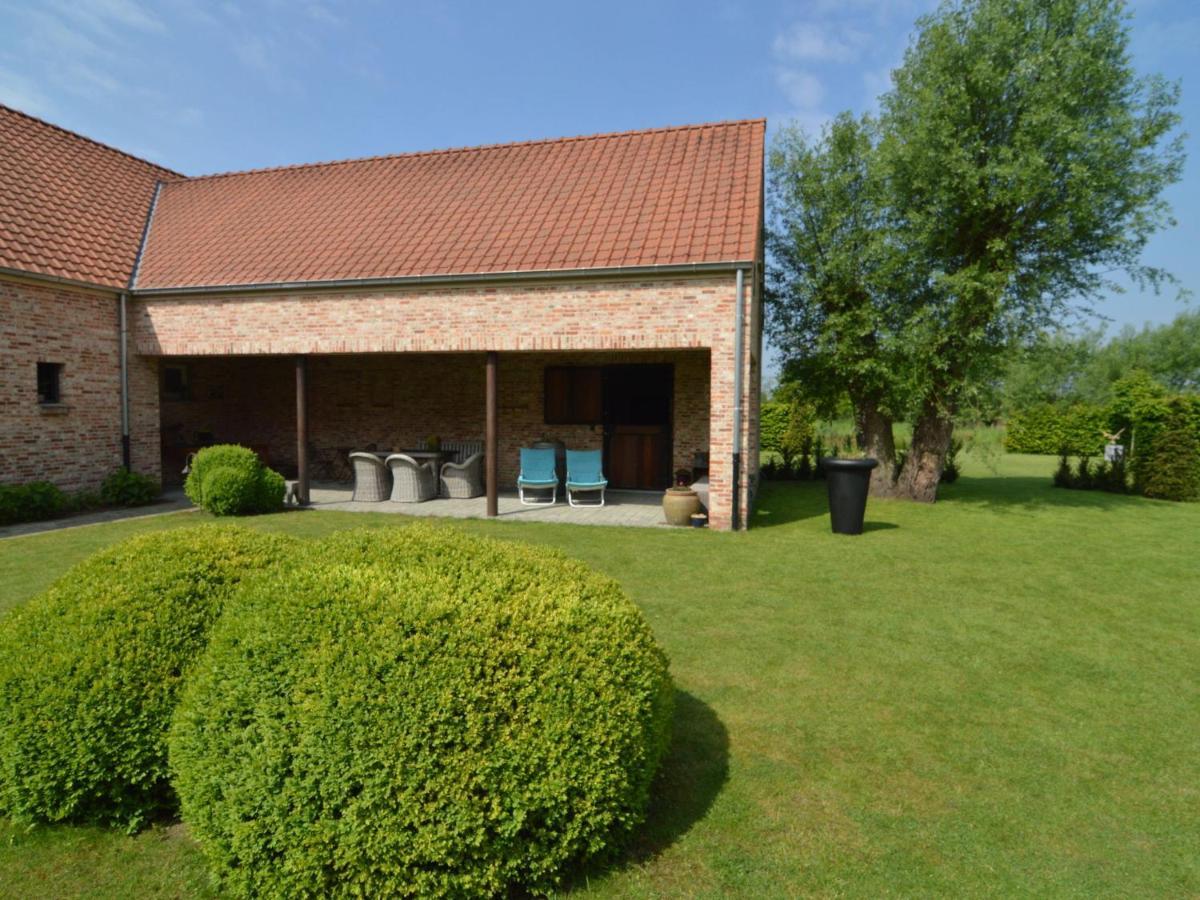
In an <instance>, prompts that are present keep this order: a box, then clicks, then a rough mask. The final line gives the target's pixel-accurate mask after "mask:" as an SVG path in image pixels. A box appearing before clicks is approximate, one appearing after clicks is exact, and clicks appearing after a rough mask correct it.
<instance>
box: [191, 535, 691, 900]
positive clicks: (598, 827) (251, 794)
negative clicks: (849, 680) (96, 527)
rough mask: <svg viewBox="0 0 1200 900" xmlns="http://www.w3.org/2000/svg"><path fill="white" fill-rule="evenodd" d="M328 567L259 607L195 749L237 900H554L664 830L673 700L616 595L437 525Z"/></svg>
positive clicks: (584, 574)
mask: <svg viewBox="0 0 1200 900" xmlns="http://www.w3.org/2000/svg"><path fill="white" fill-rule="evenodd" d="M312 551H313V552H312V553H311V555H310V557H309V559H308V561H307V562H306V563H305V564H304V565H298V566H291V567H288V569H287V570H286V571H285V570H282V569H280V570H276V571H274V572H273V573H272V574H271V575H270V576H269V577H266V578H263V579H260V580H256V581H254V582H253V583H248V584H247V585H246V587H245V589H244V590H243V592H242V595H241V597H240V598H239V602H238V603H237V605H236V606H234V607H231V608H230V610H229V612H228V614H227V615H226V616H225V617H224V618H223V620H222V621H221V623H220V624H219V625H218V626H217V628H216V629H215V630H214V633H213V638H212V641H211V643H210V645H209V649H208V652H207V654H206V655H205V657H204V660H203V662H202V663H201V665H200V666H199V667H198V668H197V670H196V672H195V675H194V677H193V678H192V680H191V681H190V682H189V684H188V685H187V687H186V689H185V690H184V694H183V698H182V700H181V703H180V705H179V708H178V711H177V713H176V717H175V722H174V725H173V728H172V732H171V739H170V748H171V764H172V767H173V769H174V771H175V781H174V783H175V786H176V788H177V790H178V791H179V796H180V799H181V804H182V811H183V817H184V819H185V821H186V822H187V823H188V825H189V826H190V828H191V830H192V833H193V834H194V835H195V836H196V837H197V838H198V839H199V840H200V842H201V843H202V845H203V847H204V849H205V852H206V853H207V855H208V857H209V859H210V861H211V862H212V864H213V867H214V871H215V873H216V874H217V875H218V877H219V879H220V881H221V887H222V890H223V891H224V892H226V893H229V894H232V895H235V896H251V895H252V896H258V895H262V896H368V897H369V896H401V895H403V896H494V895H501V894H504V893H506V892H508V891H511V890H514V889H520V888H524V889H527V890H534V891H543V890H547V889H549V888H550V887H552V886H553V885H554V884H556V883H557V881H558V879H559V877H560V874H561V873H562V872H563V869H564V867H566V866H568V865H570V864H572V863H575V862H579V861H582V860H584V859H588V858H592V857H596V856H598V855H601V854H604V853H606V852H608V851H610V850H612V849H613V848H614V847H615V846H617V845H618V844H619V843H620V841H621V839H622V837H623V836H625V835H627V834H628V833H629V832H630V830H631V829H632V828H633V827H634V826H635V825H636V824H637V823H638V822H639V821H640V820H641V819H642V817H643V814H644V810H645V807H646V804H647V799H648V791H649V786H650V781H651V778H652V776H653V775H654V772H655V769H656V768H657V766H658V764H659V761H660V759H661V758H662V755H663V752H664V750H665V747H666V744H667V740H668V736H669V735H668V730H669V723H670V720H671V713H672V701H673V689H672V686H671V681H670V678H669V676H668V674H667V661H666V658H665V657H664V655H663V653H662V651H661V650H660V649H659V648H658V645H657V644H656V643H655V641H654V638H653V636H652V635H651V633H650V630H649V628H648V627H647V625H646V622H645V620H644V619H643V617H642V615H641V613H640V612H639V611H638V609H637V607H635V606H634V605H633V603H631V602H630V601H629V599H628V598H627V597H625V595H624V594H623V593H622V591H621V589H620V588H619V587H618V585H617V584H616V583H615V582H614V581H612V580H611V579H609V578H606V577H602V576H600V575H598V574H596V573H595V572H593V571H591V570H589V569H588V568H586V567H585V566H583V565H582V564H580V563H576V562H573V561H570V560H568V559H566V558H565V557H563V556H562V555H561V554H559V553H557V552H555V551H550V550H546V549H541V548H534V547H529V546H522V545H512V544H506V543H501V542H498V541H491V540H486V539H480V538H474V537H469V536H467V535H465V534H463V533H461V532H459V531H457V530H452V529H447V528H437V527H430V526H410V527H406V528H403V529H398V530H395V531H387V532H381V531H374V532H349V533H343V534H341V535H337V536H334V537H333V538H331V539H328V540H326V541H323V542H321V543H319V544H317V545H315V547H313V548H312Z"/></svg>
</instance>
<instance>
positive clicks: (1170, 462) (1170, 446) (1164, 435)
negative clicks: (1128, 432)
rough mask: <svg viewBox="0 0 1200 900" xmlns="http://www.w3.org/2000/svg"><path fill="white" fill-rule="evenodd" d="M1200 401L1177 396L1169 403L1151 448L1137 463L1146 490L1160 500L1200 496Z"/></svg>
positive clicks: (1143, 490) (1148, 494)
mask: <svg viewBox="0 0 1200 900" xmlns="http://www.w3.org/2000/svg"><path fill="white" fill-rule="evenodd" d="M1198 410H1200V404H1195V403H1192V402H1190V398H1184V397H1177V398H1174V399H1173V400H1169V401H1167V402H1166V404H1165V413H1164V416H1163V418H1162V420H1161V422H1160V424H1159V426H1158V428H1157V429H1156V430H1155V433H1154V437H1153V439H1152V441H1151V443H1150V448H1149V450H1147V451H1144V452H1143V453H1142V454H1140V458H1139V461H1138V466H1137V473H1138V479H1139V483H1140V487H1141V489H1142V493H1143V494H1145V495H1146V496H1147V497H1153V498H1155V499H1157V500H1200V428H1197V411H1198Z"/></svg>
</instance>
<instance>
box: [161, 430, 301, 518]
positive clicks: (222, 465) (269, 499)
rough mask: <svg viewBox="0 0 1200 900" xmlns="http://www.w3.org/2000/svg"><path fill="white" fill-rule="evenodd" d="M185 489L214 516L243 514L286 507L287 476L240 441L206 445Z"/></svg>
mask: <svg viewBox="0 0 1200 900" xmlns="http://www.w3.org/2000/svg"><path fill="white" fill-rule="evenodd" d="M183 489H184V492H185V493H186V494H187V496H188V499H189V500H191V501H192V502H193V503H195V504H196V505H197V506H199V507H200V508H201V509H205V510H208V511H209V512H210V513H212V514H213V515H214V516H243V515H248V514H251V513H267V512H277V511H278V510H280V509H282V508H283V495H284V490H285V484H284V479H283V476H282V475H280V474H279V473H278V472H275V471H273V470H272V469H268V468H267V467H266V466H264V465H263V464H262V460H260V459H259V458H258V454H256V453H255V452H254V451H253V450H250V449H248V448H246V447H240V446H238V445H237V444H217V445H215V446H213V447H205V448H204V449H203V450H201V451H199V452H198V453H197V454H196V456H195V458H194V459H193V460H192V465H191V470H190V471H189V472H188V477H187V481H186V482H184V486H183Z"/></svg>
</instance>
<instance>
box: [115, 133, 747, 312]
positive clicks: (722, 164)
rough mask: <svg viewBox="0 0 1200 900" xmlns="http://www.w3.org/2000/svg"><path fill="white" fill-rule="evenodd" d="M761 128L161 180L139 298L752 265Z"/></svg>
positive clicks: (496, 148) (569, 140)
mask: <svg viewBox="0 0 1200 900" xmlns="http://www.w3.org/2000/svg"><path fill="white" fill-rule="evenodd" d="M765 127H766V126H765V122H764V121H763V120H761V119H758V120H750V121H743V122H727V123H720V124H712V125H693V126H687V127H680V128H662V129H656V130H652V131H634V132H625V133H621V134H607V135H596V136H592V137H579V138H567V139H562V140H548V141H535V142H530V143H520V144H503V145H495V146H489V147H476V148H466V149H460V150H441V151H434V152H429V153H413V154H405V155H399V156H385V157H376V158H371V159H360V160H350V161H346V162H333V163H318V164H314V165H305V166H294V167H287V168H278V169H263V170H259V171H252V172H238V173H230V174H224V175H211V176H206V177H201V178H191V179H184V180H175V181H168V182H166V183H164V184H163V187H162V191H161V192H160V194H159V199H158V204H157V206H156V208H155V211H154V216H153V222H152V225H151V227H150V233H149V238H148V240H147V244H146V248H145V252H144V255H143V258H142V262H141V266H140V268H139V271H138V278H137V285H136V287H137V288H138V289H139V290H149V289H155V288H178V287H201V286H229V285H251V284H290V283H300V282H319V281H334V280H351V279H373V278H393V277H404V276H415V275H466V274H487V273H500V272H533V271H548V270H560V269H588V268H608V267H618V266H653V265H672V264H685V263H712V262H742V261H752V260H754V259H755V258H756V248H757V241H758V232H759V218H760V212H761V205H762V189H763V134H764V131H765Z"/></svg>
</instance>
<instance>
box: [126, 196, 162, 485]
mask: <svg viewBox="0 0 1200 900" xmlns="http://www.w3.org/2000/svg"><path fill="white" fill-rule="evenodd" d="M161 190H162V182H161V181H156V182H154V196H152V197H151V198H150V210H149V212H147V213H146V224H145V225H143V226H142V240H141V243H139V244H138V251H137V256H135V257H134V258H133V271H131V272H130V273H129V286H128V288H126V289H125V290H124V291H122V292H121V295H120V298H119V303H120V312H119V316H120V323H121V351H120V352H121V465H122V466H124V467H125V470H126V471H128V470H129V468H130V464H131V455H130V449H129V312H128V310H127V309H126V306H127V304H128V301H129V292H130V291H132V290H133V288H134V287H135V286H136V285H137V277H138V270H139V269H140V268H141V267H142V254H143V253H145V252H146V239H147V238H149V237H150V223H151V222H152V221H153V220H154V208H155V207H156V206H158V192H159V191H161Z"/></svg>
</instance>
